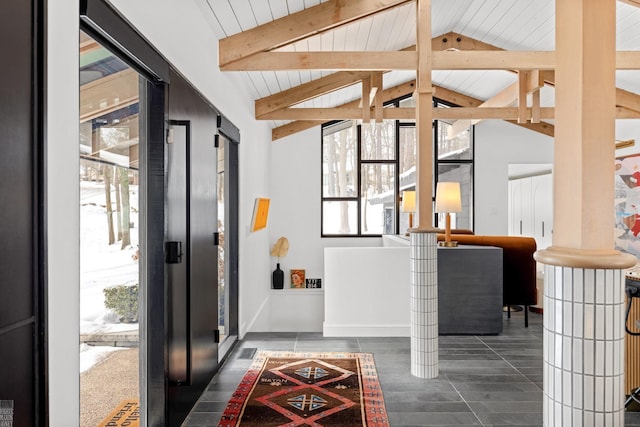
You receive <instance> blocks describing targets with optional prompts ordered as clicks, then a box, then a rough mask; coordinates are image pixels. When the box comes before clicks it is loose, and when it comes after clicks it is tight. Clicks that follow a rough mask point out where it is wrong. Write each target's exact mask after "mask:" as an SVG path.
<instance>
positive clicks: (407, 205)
mask: <svg viewBox="0 0 640 427" xmlns="http://www.w3.org/2000/svg"><path fill="white" fill-rule="evenodd" d="M401 209H402V212H415V211H416V192H415V191H403V192H402V208H401Z"/></svg>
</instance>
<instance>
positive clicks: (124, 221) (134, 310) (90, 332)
mask: <svg viewBox="0 0 640 427" xmlns="http://www.w3.org/2000/svg"><path fill="white" fill-rule="evenodd" d="M141 82H144V79H143V78H142V77H141V76H140V75H139V74H138V73H137V72H136V71H135V70H133V69H132V68H131V67H129V66H128V65H127V64H126V63H125V62H123V61H122V60H121V59H120V58H118V57H117V56H116V55H114V54H113V53H112V52H111V51H109V50H108V49H106V48H105V47H104V46H102V45H101V44H100V43H99V42H98V41H96V40H95V39H93V38H92V37H90V36H89V35H88V34H86V33H84V32H81V33H80V135H79V161H80V176H79V185H80V206H79V209H80V287H81V288H80V405H81V410H80V413H81V425H82V426H95V425H98V424H99V423H100V422H103V421H105V420H107V422H108V417H109V414H111V413H112V412H114V411H115V410H116V409H117V408H120V407H122V408H121V409H122V410H124V411H127V412H128V414H129V415H132V414H134V413H137V412H138V406H139V388H140V386H139V378H140V370H139V366H140V363H139V352H138V349H139V347H140V344H141V343H140V334H139V327H138V325H139V322H140V320H141V318H140V313H141V311H140V310H139V306H140V301H139V295H141V294H142V293H141V290H142V288H143V287H144V286H145V283H143V282H142V281H141V280H140V268H139V262H140V256H141V254H140V251H141V250H144V245H141V244H140V243H141V242H140V234H139V225H140V221H139V219H140V215H141V214H142V213H141V207H140V204H139V194H140V190H141V187H140V185H141V182H143V181H141V179H140V178H141V176H140V167H139V165H140V164H139V156H138V153H139V147H140V145H141V144H143V143H144V142H143V141H141V138H140V127H141V126H140V105H143V104H144V103H140V89H139V88H140V84H141ZM134 416H135V415H134Z"/></svg>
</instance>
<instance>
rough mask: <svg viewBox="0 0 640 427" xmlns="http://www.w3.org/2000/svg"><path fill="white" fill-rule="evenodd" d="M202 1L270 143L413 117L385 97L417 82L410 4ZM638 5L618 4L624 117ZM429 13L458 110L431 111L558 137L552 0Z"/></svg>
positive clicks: (484, 3)
mask: <svg viewBox="0 0 640 427" xmlns="http://www.w3.org/2000/svg"><path fill="white" fill-rule="evenodd" d="M558 1H560V0H558ZM207 4H208V6H209V7H208V9H207V18H208V20H209V21H210V24H211V26H212V28H214V31H215V32H216V36H217V37H218V39H219V66H220V69H221V70H223V71H227V72H237V73H241V76H242V79H243V81H244V82H245V83H246V86H247V88H248V89H249V92H250V93H251V94H252V96H253V99H254V101H255V109H256V118H258V119H262V120H269V121H270V122H271V124H272V128H273V129H272V136H273V139H274V140H275V139H278V138H281V137H284V136H287V135H290V134H292V133H295V132H298V131H301V130H304V129H307V128H309V127H312V126H315V125H317V124H319V123H322V122H326V121H328V120H333V119H348V118H365V119H368V118H369V117H370V118H371V119H380V118H381V117H382V116H384V117H385V118H400V117H414V116H413V114H414V112H413V109H406V110H405V111H391V109H385V110H384V112H383V111H382V108H381V105H382V103H383V102H385V101H387V100H390V99H394V98H397V97H400V96H403V95H408V94H411V93H412V92H413V90H414V81H415V78H416V75H415V74H416V73H415V64H416V57H415V43H416V2H415V0H326V1H321V0H207ZM638 6H640V4H638V1H637V0H625V1H618V2H617V34H616V43H617V50H618V52H619V54H618V60H617V68H618V71H617V73H616V85H617V94H616V104H617V106H618V109H617V113H618V117H619V118H640V95H638V94H640V71H639V70H640V55H639V54H640V52H638V50H639V48H640V7H638ZM431 15H432V24H431V26H432V28H431V33H432V36H433V39H432V49H433V56H432V61H433V70H434V71H433V74H432V81H433V86H434V87H435V89H436V91H435V96H436V97H438V98H441V99H444V100H447V101H450V102H452V103H455V104H457V105H460V106H461V107H463V108H456V109H448V111H445V110H442V111H435V110H434V118H441V119H445V120H448V121H456V120H461V119H465V120H466V124H467V125H468V120H471V119H476V120H480V119H486V118H498V119H505V120H509V121H511V122H513V123H516V124H519V125H520V126H525V127H527V128H530V129H532V130H535V131H538V132H542V133H544V134H547V135H553V106H554V73H553V66H554V53H553V51H554V49H555V25H556V22H555V1H554V0H528V1H522V0H521V1H514V0H431ZM516 69H517V70H520V72H516V71H514V70H516ZM363 104H364V105H367V104H368V105H371V109H367V108H365V109H363V108H362V105H363ZM376 106H377V107H378V108H376ZM478 107H482V109H479V108H478ZM393 110H403V109H393Z"/></svg>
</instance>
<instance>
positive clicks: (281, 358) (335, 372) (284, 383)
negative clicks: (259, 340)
mask: <svg viewBox="0 0 640 427" xmlns="http://www.w3.org/2000/svg"><path fill="white" fill-rule="evenodd" d="M236 426H242V427H252V426H261V427H268V426H286V427H293V426H313V427H321V426H341V427H349V426H365V427H389V422H388V420H387V412H386V410H385V407H384V399H383V396H382V390H381V388H380V383H379V382H378V374H377V372H376V367H375V364H374V361H373V355H371V354H369V353H300V352H273V351H261V352H259V353H258V354H257V355H256V356H255V359H254V361H253V363H252V365H251V367H250V368H249V370H248V371H247V373H246V374H245V376H244V377H243V378H242V381H241V382H240V385H239V386H238V388H237V389H236V391H235V392H234V394H233V396H232V397H231V400H230V401H229V403H228V404H227V407H226V409H225V411H224V414H223V415H222V418H221V419H220V423H219V424H218V427H236Z"/></svg>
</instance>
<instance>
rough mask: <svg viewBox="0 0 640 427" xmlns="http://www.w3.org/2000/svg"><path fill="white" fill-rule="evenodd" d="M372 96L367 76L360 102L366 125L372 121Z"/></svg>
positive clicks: (369, 79)
mask: <svg viewBox="0 0 640 427" xmlns="http://www.w3.org/2000/svg"><path fill="white" fill-rule="evenodd" d="M370 96H371V77H369V76H367V77H365V78H363V79H362V102H360V108H362V113H360V117H362V121H363V122H365V123H368V122H369V121H371V109H370V107H371V98H370ZM363 107H364V108H363ZM279 111H284V110H279ZM276 113H277V112H276ZM267 116H268V115H267ZM313 118H314V119H315V118H317V117H313Z"/></svg>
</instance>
